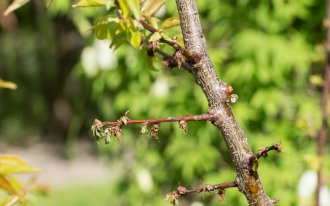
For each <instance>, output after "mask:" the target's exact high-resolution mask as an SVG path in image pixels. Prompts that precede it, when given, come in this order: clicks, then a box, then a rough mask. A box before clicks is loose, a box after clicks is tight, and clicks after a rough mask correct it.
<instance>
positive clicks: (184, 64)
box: [155, 48, 193, 72]
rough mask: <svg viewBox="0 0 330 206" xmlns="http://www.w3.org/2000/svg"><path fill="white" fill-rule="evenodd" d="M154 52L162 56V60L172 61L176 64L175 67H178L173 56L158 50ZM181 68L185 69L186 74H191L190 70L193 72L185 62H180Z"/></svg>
mask: <svg viewBox="0 0 330 206" xmlns="http://www.w3.org/2000/svg"><path fill="white" fill-rule="evenodd" d="M155 52H157V53H158V54H160V55H162V56H163V57H164V59H170V60H171V61H174V62H175V63H176V65H175V66H178V62H177V61H176V59H175V58H174V57H173V56H171V55H169V54H167V53H166V52H164V51H163V50H161V49H158V48H157V49H156V50H155ZM181 67H183V68H184V69H186V70H187V71H188V72H192V70H193V67H192V66H191V65H190V64H188V63H187V62H181Z"/></svg>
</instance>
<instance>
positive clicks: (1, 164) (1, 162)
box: [0, 155, 39, 174]
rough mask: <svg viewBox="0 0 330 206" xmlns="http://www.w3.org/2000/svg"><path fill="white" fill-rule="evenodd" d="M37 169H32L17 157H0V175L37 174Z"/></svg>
mask: <svg viewBox="0 0 330 206" xmlns="http://www.w3.org/2000/svg"><path fill="white" fill-rule="evenodd" d="M37 171H39V169H38V168H36V167H33V166H32V165H30V164H28V163H27V162H25V161H24V160H22V159H21V158H20V157H18V156H14V155H2V156H0V174H13V173H29V172H37Z"/></svg>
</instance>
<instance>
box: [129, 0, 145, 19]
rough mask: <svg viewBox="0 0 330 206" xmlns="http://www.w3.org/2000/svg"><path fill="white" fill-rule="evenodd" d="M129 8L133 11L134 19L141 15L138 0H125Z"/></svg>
mask: <svg viewBox="0 0 330 206" xmlns="http://www.w3.org/2000/svg"><path fill="white" fill-rule="evenodd" d="M126 2H127V5H128V8H129V10H130V11H131V12H132V13H133V15H134V17H135V19H137V20H139V19H140V16H141V9H140V4H139V0H126Z"/></svg>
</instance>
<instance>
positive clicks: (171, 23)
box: [160, 17, 180, 29]
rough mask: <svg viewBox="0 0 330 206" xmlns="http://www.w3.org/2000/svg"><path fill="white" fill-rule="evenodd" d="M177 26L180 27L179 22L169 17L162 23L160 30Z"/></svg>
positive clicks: (175, 18)
mask: <svg viewBox="0 0 330 206" xmlns="http://www.w3.org/2000/svg"><path fill="white" fill-rule="evenodd" d="M179 25H180V20H179V19H178V18H177V17H170V18H168V19H166V20H165V21H164V22H163V23H162V25H161V26H160V28H161V29H169V28H172V27H175V26H179Z"/></svg>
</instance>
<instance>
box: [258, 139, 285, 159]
mask: <svg viewBox="0 0 330 206" xmlns="http://www.w3.org/2000/svg"><path fill="white" fill-rule="evenodd" d="M272 150H274V151H276V153H278V154H279V153H281V152H282V147H281V144H279V143H276V144H273V145H272V146H270V147H262V148H260V149H259V151H258V153H257V154H255V155H254V157H255V158H256V159H260V158H261V157H263V158H265V157H268V152H269V151H272Z"/></svg>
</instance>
